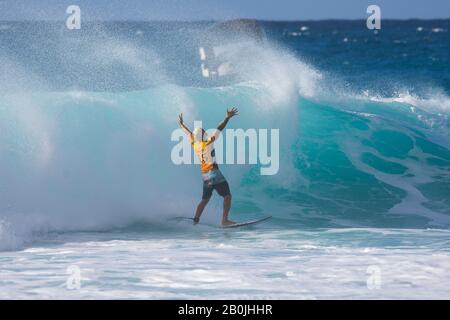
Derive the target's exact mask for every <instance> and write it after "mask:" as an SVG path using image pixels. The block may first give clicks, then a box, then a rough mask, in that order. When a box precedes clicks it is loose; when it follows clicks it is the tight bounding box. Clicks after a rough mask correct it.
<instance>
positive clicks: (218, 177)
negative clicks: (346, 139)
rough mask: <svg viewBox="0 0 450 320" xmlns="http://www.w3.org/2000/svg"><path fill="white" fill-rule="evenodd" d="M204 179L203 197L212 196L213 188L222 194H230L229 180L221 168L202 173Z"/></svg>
mask: <svg viewBox="0 0 450 320" xmlns="http://www.w3.org/2000/svg"><path fill="white" fill-rule="evenodd" d="M202 179H203V196H202V199H209V198H211V196H212V192H213V190H216V191H217V193H218V194H219V195H220V196H222V197H225V196H228V195H230V187H229V186H228V182H227V180H226V179H225V177H224V176H223V174H222V172H220V170H219V169H214V170H211V171H209V172H207V173H203V174H202Z"/></svg>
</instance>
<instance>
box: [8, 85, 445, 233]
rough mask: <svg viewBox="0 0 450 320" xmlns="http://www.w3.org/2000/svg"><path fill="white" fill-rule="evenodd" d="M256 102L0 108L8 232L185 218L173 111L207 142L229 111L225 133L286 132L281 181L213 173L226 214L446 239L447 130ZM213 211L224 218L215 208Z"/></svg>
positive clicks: (215, 92) (212, 94)
mask: <svg viewBox="0 0 450 320" xmlns="http://www.w3.org/2000/svg"><path fill="white" fill-rule="evenodd" d="M261 90H264V89H261V88H256V87H252V86H247V85H236V86H232V87H223V88H220V89H194V88H181V87H175V86H167V87H161V88H155V89H150V90H145V91H134V92H124V93H87V92H78V93H77V92H69V93H67V92H66V93H33V94H30V95H29V96H27V95H25V94H22V95H20V96H19V97H18V96H8V97H6V96H5V97H3V98H2V100H1V104H0V112H1V117H0V119H1V120H0V123H1V127H2V135H1V137H0V151H1V154H2V158H1V159H0V173H1V177H2V184H1V186H2V193H1V201H0V212H1V214H2V218H3V219H4V220H5V219H6V220H7V221H13V222H14V223H19V222H20V223H23V222H25V225H27V224H32V225H35V224H38V225H39V223H41V222H42V221H45V223H44V224H43V225H45V228H50V229H63V230H66V229H69V230H72V229H76V230H79V229H81V230H84V229H95V230H97V229H105V228H111V227H114V226H120V225H128V224H133V223H135V222H136V221H141V220H150V221H155V220H156V221H161V219H162V218H163V217H168V216H175V215H180V214H182V215H183V214H184V215H190V214H191V213H192V212H193V210H194V207H195V204H196V202H197V201H198V200H199V199H200V196H201V179H200V172H199V168H198V166H197V165H175V164H174V163H173V162H172V161H171V158H170V154H171V150H172V148H173V147H174V145H175V142H174V141H171V139H170V137H171V133H172V132H173V130H174V129H175V128H176V126H177V124H176V115H177V112H178V111H180V105H181V106H182V110H184V112H185V118H186V121H187V123H188V124H191V125H192V122H193V121H194V120H202V121H203V123H204V127H205V128H210V127H215V126H216V125H217V123H218V121H219V120H220V119H221V118H223V115H224V110H225V109H226V107H227V106H229V105H236V106H238V107H239V108H240V114H239V116H238V117H236V118H234V119H233V120H232V121H231V123H230V127H231V128H243V129H248V128H268V129H271V128H277V129H279V130H280V170H279V173H278V174H277V175H275V176H261V175H260V170H259V169H260V166H259V165H229V164H224V165H221V169H222V171H223V172H224V174H225V176H226V177H227V179H228V180H229V183H230V186H231V189H232V193H233V196H234V206H233V214H235V215H238V216H240V217H242V218H245V217H248V218H250V217H252V216H254V215H255V214H261V213H271V214H273V215H274V217H275V219H273V221H272V222H271V223H272V224H273V225H274V226H275V225H276V226H282V227H287V228H291V227H294V228H297V227H302V228H304V227H335V226H367V227H407V228H425V227H447V226H448V223H449V216H448V212H450V200H449V197H448V194H449V188H450V177H449V171H450V151H449V150H448V149H447V148H446V147H445V146H443V145H441V144H438V143H436V142H433V141H432V140H434V141H436V140H439V133H440V132H441V131H442V129H443V128H446V127H447V128H448V122H447V123H446V122H445V121H446V120H445V119H446V118H445V116H442V115H439V114H434V113H428V112H425V111H418V110H413V109H411V108H410V106H407V105H404V104H403V105H402V104H399V103H395V104H394V103H381V102H371V101H364V100H357V99H350V100H347V101H341V102H335V103H333V104H332V103H324V102H322V103H320V102H317V101H313V100H312V99H305V98H300V97H298V96H297V97H296V98H292V97H291V98H290V99H289V102H286V101H284V102H283V103H281V104H272V103H273V101H271V102H270V103H269V104H268V103H267V102H268V101H269V100H270V99H263V100H261V96H262V95H263V94H267V92H264V91H261ZM267 97H269V96H267ZM439 120H440V121H444V122H443V123H441V124H439V123H438V121H439ZM447 121H448V120H447ZM431 122H432V123H434V126H435V128H434V127H433V126H430V123H431ZM433 135H435V139H431V138H430V137H432V136H433ZM216 198H217V199H216V200H215V201H219V199H218V197H216ZM209 210H210V211H213V212H211V213H210V215H216V214H217V215H220V207H219V206H216V207H214V205H212V206H211V208H210V209H209Z"/></svg>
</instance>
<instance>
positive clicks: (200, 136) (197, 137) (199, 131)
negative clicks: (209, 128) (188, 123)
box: [192, 128, 207, 142]
mask: <svg viewBox="0 0 450 320" xmlns="http://www.w3.org/2000/svg"><path fill="white" fill-rule="evenodd" d="M192 136H193V138H194V141H197V142H201V141H205V140H206V139H207V134H206V132H205V130H204V129H203V128H195V129H194V131H193V132H192Z"/></svg>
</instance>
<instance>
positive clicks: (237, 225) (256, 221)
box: [171, 216, 272, 229]
mask: <svg viewBox="0 0 450 320" xmlns="http://www.w3.org/2000/svg"><path fill="white" fill-rule="evenodd" d="M270 218H272V216H267V217H264V218H260V219H255V220H248V221H242V222H236V223H234V224H230V225H227V226H222V225H219V226H218V225H211V224H206V223H202V222H199V223H198V224H200V225H206V226H212V227H218V228H223V229H229V228H238V227H245V226H250V225H252V224H257V223H260V222H263V221H266V220H269V219H270ZM171 220H178V221H180V220H187V221H192V220H194V218H188V217H175V218H173V219H171Z"/></svg>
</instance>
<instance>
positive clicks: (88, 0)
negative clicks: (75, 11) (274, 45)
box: [0, 0, 450, 20]
mask: <svg viewBox="0 0 450 320" xmlns="http://www.w3.org/2000/svg"><path fill="white" fill-rule="evenodd" d="M370 4H376V5H378V6H380V8H381V15H382V18H384V19H410V18H420V19H435V18H450V0H371V1H367V0H0V20H65V19H66V17H67V16H68V14H66V8H67V7H68V6H69V5H78V6H79V7H80V9H81V14H82V19H83V18H84V19H85V20H226V19H235V18H255V19H264V20H320V19H366V18H367V16H368V14H367V13H366V9H367V7H368V5H370Z"/></svg>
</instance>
